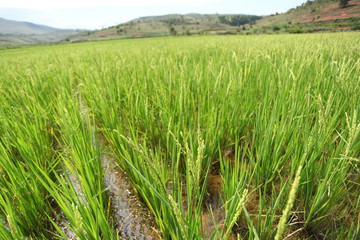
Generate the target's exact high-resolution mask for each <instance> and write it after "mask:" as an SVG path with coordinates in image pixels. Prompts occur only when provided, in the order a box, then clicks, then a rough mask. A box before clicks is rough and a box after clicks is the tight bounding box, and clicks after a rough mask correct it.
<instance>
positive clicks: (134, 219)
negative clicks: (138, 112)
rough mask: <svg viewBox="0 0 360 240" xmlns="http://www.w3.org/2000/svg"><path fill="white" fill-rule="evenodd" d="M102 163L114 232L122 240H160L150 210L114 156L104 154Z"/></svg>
mask: <svg viewBox="0 0 360 240" xmlns="http://www.w3.org/2000/svg"><path fill="white" fill-rule="evenodd" d="M102 162H103V167H104V170H105V177H104V181H105V188H106V189H107V191H108V194H109V197H110V199H111V200H110V201H111V211H112V212H111V213H112V217H113V222H114V231H115V232H118V234H119V237H120V239H149V240H150V239H160V238H159V237H158V235H157V233H156V228H157V227H156V223H155V220H154V218H153V217H152V215H151V213H150V211H149V209H148V208H147V207H146V206H145V205H144V204H143V203H142V202H141V201H140V200H139V198H138V196H137V195H136V193H135V191H134V189H133V187H132V186H131V183H130V180H129V179H128V177H127V176H126V175H125V174H124V173H123V172H121V171H120V170H119V169H118V168H117V166H116V165H115V163H114V159H113V156H111V155H109V154H103V155H102Z"/></svg>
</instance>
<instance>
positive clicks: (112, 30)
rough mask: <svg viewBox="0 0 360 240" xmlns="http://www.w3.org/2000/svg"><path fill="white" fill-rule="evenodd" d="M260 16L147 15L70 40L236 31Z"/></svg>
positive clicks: (234, 32) (251, 23)
mask: <svg viewBox="0 0 360 240" xmlns="http://www.w3.org/2000/svg"><path fill="white" fill-rule="evenodd" d="M259 19H261V16H256V15H244V14H227V15H224V14H197V13H191V14H185V15H182V14H169V15H163V16H147V17H140V18H137V19H134V20H132V21H129V22H126V23H123V24H119V25H117V26H112V27H109V28H105V29H102V30H99V31H93V32H87V33H86V34H80V35H77V36H72V37H71V38H70V41H71V42H79V41H100V40H110V39H124V38H144V37H161V36H169V35H203V34H237V33H239V32H240V31H242V30H244V27H245V25H247V26H252V25H254V24H255V22H256V20H259Z"/></svg>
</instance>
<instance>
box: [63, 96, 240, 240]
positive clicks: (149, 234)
mask: <svg viewBox="0 0 360 240" xmlns="http://www.w3.org/2000/svg"><path fill="white" fill-rule="evenodd" d="M81 102H82V107H81V109H80V111H81V114H82V115H83V116H84V124H85V126H86V127H89V126H90V127H91V128H92V134H93V139H94V141H93V145H94V148H97V147H100V150H101V156H100V159H101V162H102V168H103V171H104V185H105V189H106V190H107V194H108V196H109V199H110V200H109V201H110V206H111V207H110V208H111V210H110V212H111V218H112V221H113V227H114V234H116V235H118V236H119V238H120V239H146V240H152V239H161V234H160V232H159V230H158V227H157V225H156V222H155V219H154V217H153V216H152V214H151V212H150V210H149V209H148V208H147V206H145V204H144V203H143V202H142V201H141V199H140V198H139V196H138V195H137V194H136V192H135V190H134V188H133V187H132V184H131V181H130V179H129V178H128V177H127V175H126V173H125V172H123V171H122V170H121V169H120V168H119V167H118V166H117V163H116V157H115V156H114V154H113V153H112V152H111V149H109V148H108V147H107V142H106V139H105V137H103V136H102V135H101V134H100V133H98V134H97V136H95V130H94V124H93V123H92V122H90V123H89V122H88V120H87V118H86V116H87V114H88V110H87V107H86V106H85V104H84V101H82V100H81ZM95 137H96V138H97V140H98V141H97V143H96V141H95ZM67 174H68V176H69V180H70V181H71V184H72V186H73V187H74V190H75V191H76V194H77V195H78V196H79V198H80V199H82V200H84V201H85V197H84V195H83V193H82V190H81V186H80V184H79V182H78V181H77V179H76V177H75V176H74V175H72V173H71V172H70V171H67ZM221 186H222V185H221V176H220V175H219V174H216V173H212V174H209V177H208V182H207V192H206V196H205V201H204V205H203V209H202V211H203V213H202V222H203V225H202V227H203V233H204V239H210V238H211V235H212V233H213V232H214V231H215V230H216V228H220V229H221V228H222V226H223V225H224V221H225V210H224V209H223V208H222V202H221V192H222V191H221V190H222V189H221ZM184 194H185V193H184ZM183 199H184V201H186V196H184V198H183ZM184 206H186V204H184ZM184 212H186V209H184ZM214 220H215V222H216V224H215V223H214ZM56 223H57V225H58V226H59V227H60V229H61V230H62V231H63V233H64V234H65V235H66V237H67V238H68V239H77V237H76V234H75V233H74V232H72V231H71V229H70V228H69V227H68V226H69V224H70V223H69V221H68V220H67V219H66V217H65V216H64V213H62V212H61V210H59V211H58V217H57V219H56ZM229 239H235V234H234V233H231V235H230V238H229Z"/></svg>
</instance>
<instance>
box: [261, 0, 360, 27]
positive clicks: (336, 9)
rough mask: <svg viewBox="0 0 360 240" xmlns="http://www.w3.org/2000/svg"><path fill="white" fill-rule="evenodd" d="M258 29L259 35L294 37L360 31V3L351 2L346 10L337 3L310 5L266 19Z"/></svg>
mask: <svg viewBox="0 0 360 240" xmlns="http://www.w3.org/2000/svg"><path fill="white" fill-rule="evenodd" d="M256 26H257V27H259V31H268V30H269V29H270V30H274V31H284V32H285V31H287V32H293V33H301V32H315V31H343V30H360V1H358V0H352V1H349V2H348V5H347V6H346V7H343V8H342V7H340V6H339V1H337V0H315V1H307V2H305V3H303V4H302V5H301V6H298V7H296V8H292V9H290V10H289V11H287V12H286V13H284V14H277V15H272V16H268V17H264V18H263V19H261V20H259V21H257V24H256Z"/></svg>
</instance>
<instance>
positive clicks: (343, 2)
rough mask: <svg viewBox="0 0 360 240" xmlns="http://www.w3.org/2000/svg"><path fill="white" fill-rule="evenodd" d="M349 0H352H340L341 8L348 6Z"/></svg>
mask: <svg viewBox="0 0 360 240" xmlns="http://www.w3.org/2000/svg"><path fill="white" fill-rule="evenodd" d="M349 1H350V0H340V1H339V6H340V7H341V8H344V7H346V6H347V5H348V4H349Z"/></svg>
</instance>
